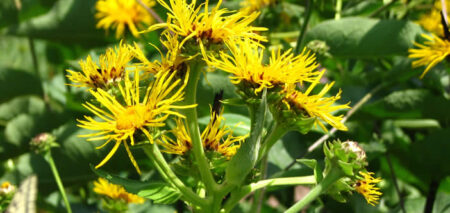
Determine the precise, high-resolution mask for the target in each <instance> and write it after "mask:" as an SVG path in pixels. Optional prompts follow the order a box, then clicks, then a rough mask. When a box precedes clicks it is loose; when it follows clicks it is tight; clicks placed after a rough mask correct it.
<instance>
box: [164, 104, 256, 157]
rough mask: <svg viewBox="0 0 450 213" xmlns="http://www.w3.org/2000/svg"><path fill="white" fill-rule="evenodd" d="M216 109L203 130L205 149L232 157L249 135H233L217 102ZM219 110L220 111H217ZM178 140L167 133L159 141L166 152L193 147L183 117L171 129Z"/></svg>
mask: <svg viewBox="0 0 450 213" xmlns="http://www.w3.org/2000/svg"><path fill="white" fill-rule="evenodd" d="M213 108H214V109H213V110H212V112H211V120H210V121H209V123H208V125H207V126H206V128H205V129H204V130H203V132H202V135H201V139H202V141H203V147H204V148H205V149H210V150H214V151H216V152H219V153H221V154H222V155H224V156H226V157H227V158H228V159H229V158H231V157H232V156H233V155H234V154H236V151H237V150H238V149H239V147H240V146H241V143H242V142H243V141H244V140H245V138H247V137H248V135H245V136H236V137H235V136H233V131H232V130H231V128H230V127H228V126H225V125H222V122H223V120H224V118H223V116H222V113H223V109H222V110H220V106H218V105H217V104H216V103H215V106H214V107H213ZM216 110H219V112H216ZM169 132H171V133H172V134H173V135H174V136H175V137H176V139H177V140H176V141H174V140H172V139H171V138H170V137H167V136H166V135H164V136H162V138H161V140H160V141H158V143H159V144H160V145H161V146H162V147H164V149H163V150H162V151H163V152H166V153H171V154H178V155H183V154H184V153H186V152H187V151H189V150H190V149H191V148H192V140H191V138H190V136H189V134H188V132H187V131H186V127H185V124H184V122H183V120H182V119H178V120H177V127H176V128H175V129H173V130H171V131H169Z"/></svg>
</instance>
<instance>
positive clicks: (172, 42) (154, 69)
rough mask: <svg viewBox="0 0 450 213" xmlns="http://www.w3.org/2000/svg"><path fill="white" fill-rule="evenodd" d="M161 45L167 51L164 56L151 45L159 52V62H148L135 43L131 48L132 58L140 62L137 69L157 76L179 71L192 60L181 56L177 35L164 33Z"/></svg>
mask: <svg viewBox="0 0 450 213" xmlns="http://www.w3.org/2000/svg"><path fill="white" fill-rule="evenodd" d="M161 43H162V45H163V46H164V47H165V49H167V53H166V54H163V53H162V52H161V51H160V50H159V49H158V48H157V47H156V46H154V45H152V44H151V45H152V46H154V47H155V48H156V50H158V51H159V53H160V55H161V62H159V61H157V60H155V61H150V60H148V59H147V57H146V56H145V54H144V52H143V51H142V49H141V48H140V47H139V46H138V45H137V44H136V43H135V44H134V46H133V47H131V51H132V52H133V55H134V57H135V58H136V59H138V60H139V61H140V62H139V63H136V65H137V66H138V67H139V69H142V70H144V71H145V72H146V73H150V74H157V73H159V72H165V71H179V70H180V69H181V66H182V64H183V62H185V61H188V60H190V59H192V57H184V56H183V55H182V54H181V45H180V42H179V41H178V36H177V35H172V34H170V33H168V32H165V33H163V34H162V36H161ZM188 67H189V66H188ZM188 67H187V68H188Z"/></svg>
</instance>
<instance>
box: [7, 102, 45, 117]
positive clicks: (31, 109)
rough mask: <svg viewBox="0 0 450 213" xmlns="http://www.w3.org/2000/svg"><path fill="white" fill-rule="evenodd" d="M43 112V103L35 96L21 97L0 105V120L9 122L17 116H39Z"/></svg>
mask: <svg viewBox="0 0 450 213" xmlns="http://www.w3.org/2000/svg"><path fill="white" fill-rule="evenodd" d="M44 111H45V103H44V101H43V100H42V99H41V98H38V97H35V96H21V97H18V98H14V99H12V100H11V101H9V102H6V103H4V104H1V105H0V120H5V121H8V120H11V119H13V118H14V117H16V116H17V115H19V114H22V113H25V114H40V113H42V112H44Z"/></svg>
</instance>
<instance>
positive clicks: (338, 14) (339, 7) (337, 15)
mask: <svg viewBox="0 0 450 213" xmlns="http://www.w3.org/2000/svg"><path fill="white" fill-rule="evenodd" d="M341 12H342V0H337V1H336V13H335V14H334V19H335V20H339V19H341Z"/></svg>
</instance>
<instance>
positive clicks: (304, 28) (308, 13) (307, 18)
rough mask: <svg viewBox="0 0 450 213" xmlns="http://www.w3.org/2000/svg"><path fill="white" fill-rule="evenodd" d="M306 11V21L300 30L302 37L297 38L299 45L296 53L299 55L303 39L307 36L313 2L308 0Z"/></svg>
mask: <svg viewBox="0 0 450 213" xmlns="http://www.w3.org/2000/svg"><path fill="white" fill-rule="evenodd" d="M305 7H306V11H305V21H303V25H302V29H301V30H300V35H299V36H298V38H297V45H296V46H295V50H294V53H296V54H299V53H300V49H301V47H302V46H303V44H302V43H303V39H304V38H305V35H306V29H307V28H308V23H309V19H310V18H311V11H312V7H313V0H306V5H305Z"/></svg>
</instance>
